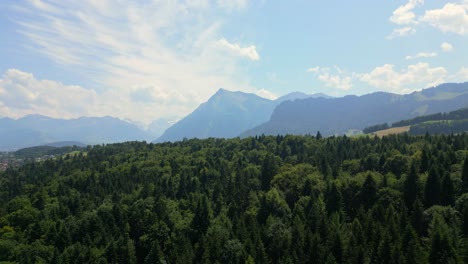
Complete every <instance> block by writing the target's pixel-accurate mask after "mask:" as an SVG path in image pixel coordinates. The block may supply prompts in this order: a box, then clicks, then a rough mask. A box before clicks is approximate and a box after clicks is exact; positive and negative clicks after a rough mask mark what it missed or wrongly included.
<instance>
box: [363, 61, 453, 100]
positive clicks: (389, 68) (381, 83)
mask: <svg viewBox="0 0 468 264" xmlns="http://www.w3.org/2000/svg"><path fill="white" fill-rule="evenodd" d="M394 68H395V66H394V65H391V64H385V65H383V66H380V67H376V68H375V69H374V70H372V71H371V72H370V73H365V74H361V75H360V81H362V82H365V83H367V84H368V85H370V86H373V87H376V88H379V89H384V90H385V91H389V92H395V93H408V92H412V91H415V90H419V89H422V88H425V87H430V86H434V85H437V84H440V83H443V82H444V81H445V80H446V78H447V75H448V73H447V70H446V69H445V68H443V67H433V68H431V67H430V65H429V64H428V63H422V62H419V63H416V64H413V65H408V67H407V68H406V69H404V70H401V71H396V70H395V69H394Z"/></svg>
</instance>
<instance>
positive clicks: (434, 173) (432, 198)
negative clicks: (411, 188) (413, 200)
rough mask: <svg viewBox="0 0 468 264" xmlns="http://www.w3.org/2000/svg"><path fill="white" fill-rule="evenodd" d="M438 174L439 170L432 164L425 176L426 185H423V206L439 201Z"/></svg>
mask: <svg viewBox="0 0 468 264" xmlns="http://www.w3.org/2000/svg"><path fill="white" fill-rule="evenodd" d="M440 192H441V184H440V176H439V171H438V169H437V168H436V167H435V166H432V167H431V169H430V170H429V175H428V176H427V181H426V185H425V186H424V206H426V208H428V207H431V206H433V205H436V204H439V203H440Z"/></svg>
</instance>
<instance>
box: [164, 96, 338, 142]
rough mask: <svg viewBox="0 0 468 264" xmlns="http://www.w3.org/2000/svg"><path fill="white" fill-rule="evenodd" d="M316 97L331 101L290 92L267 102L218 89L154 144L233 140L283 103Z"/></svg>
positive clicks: (258, 97) (258, 123)
mask: <svg viewBox="0 0 468 264" xmlns="http://www.w3.org/2000/svg"><path fill="white" fill-rule="evenodd" d="M318 97H320V98H331V97H329V96H327V95H324V94H312V95H308V94H305V93H301V92H293V93H290V94H287V95H285V96H282V97H280V98H278V99H276V100H269V99H266V98H263V97H260V96H257V95H255V94H250V93H244V92H231V91H228V90H225V89H219V90H218V91H217V92H216V93H215V94H214V95H213V96H212V97H211V98H210V99H209V100H208V101H207V102H205V103H203V104H201V105H200V106H199V107H198V108H197V109H195V111H193V112H192V113H191V114H189V115H188V116H186V117H185V118H183V119H182V120H180V121H179V122H177V123H175V124H174V125H173V126H171V127H170V128H168V129H167V130H166V131H165V132H164V134H163V135H162V136H161V137H159V138H158V139H157V140H156V141H155V142H164V141H178V140H182V139H184V138H209V137H217V138H232V137H236V136H238V135H239V134H241V133H242V132H244V131H246V130H248V129H250V128H253V127H255V126H257V125H260V124H262V123H263V122H266V121H268V120H269V118H270V116H271V114H272V112H273V110H274V109H275V107H276V106H277V105H279V104H280V103H282V102H284V101H294V100H299V99H306V98H318Z"/></svg>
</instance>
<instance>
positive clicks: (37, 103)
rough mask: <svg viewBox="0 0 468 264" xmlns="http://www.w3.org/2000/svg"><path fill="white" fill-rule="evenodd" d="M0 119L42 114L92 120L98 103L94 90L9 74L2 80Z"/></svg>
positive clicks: (22, 74) (18, 72)
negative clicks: (81, 117)
mask: <svg viewBox="0 0 468 264" xmlns="http://www.w3.org/2000/svg"><path fill="white" fill-rule="evenodd" d="M0 103H1V104H2V106H3V107H2V109H1V110H0V115H5V116H10V117H15V118H18V117H21V116H24V115H27V114H42V115H47V116H51V117H62V118H72V117H78V116H89V115H91V112H92V111H93V110H94V109H93V108H94V107H95V106H96V105H97V103H98V95H97V94H96V92H95V91H93V90H88V89H84V88H82V87H80V86H73V85H64V84H62V83H60V82H55V81H49V80H37V79H36V78H35V77H34V76H33V75H32V74H30V73H26V72H22V71H20V70H16V69H10V70H7V71H6V72H5V73H4V74H3V77H2V79H0Z"/></svg>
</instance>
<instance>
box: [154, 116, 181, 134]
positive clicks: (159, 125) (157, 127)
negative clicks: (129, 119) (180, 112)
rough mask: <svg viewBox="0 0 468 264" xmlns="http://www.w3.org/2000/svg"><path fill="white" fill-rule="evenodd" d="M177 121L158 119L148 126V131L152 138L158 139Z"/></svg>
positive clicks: (173, 119)
mask: <svg viewBox="0 0 468 264" xmlns="http://www.w3.org/2000/svg"><path fill="white" fill-rule="evenodd" d="M176 120H177V119H175V118H160V119H156V120H154V121H153V122H151V124H149V125H148V131H149V132H150V133H151V134H152V135H153V136H154V137H153V138H158V137H160V136H161V135H162V134H163V133H164V131H166V129H168V128H169V127H171V126H172V125H173V124H174V123H175V121H176Z"/></svg>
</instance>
